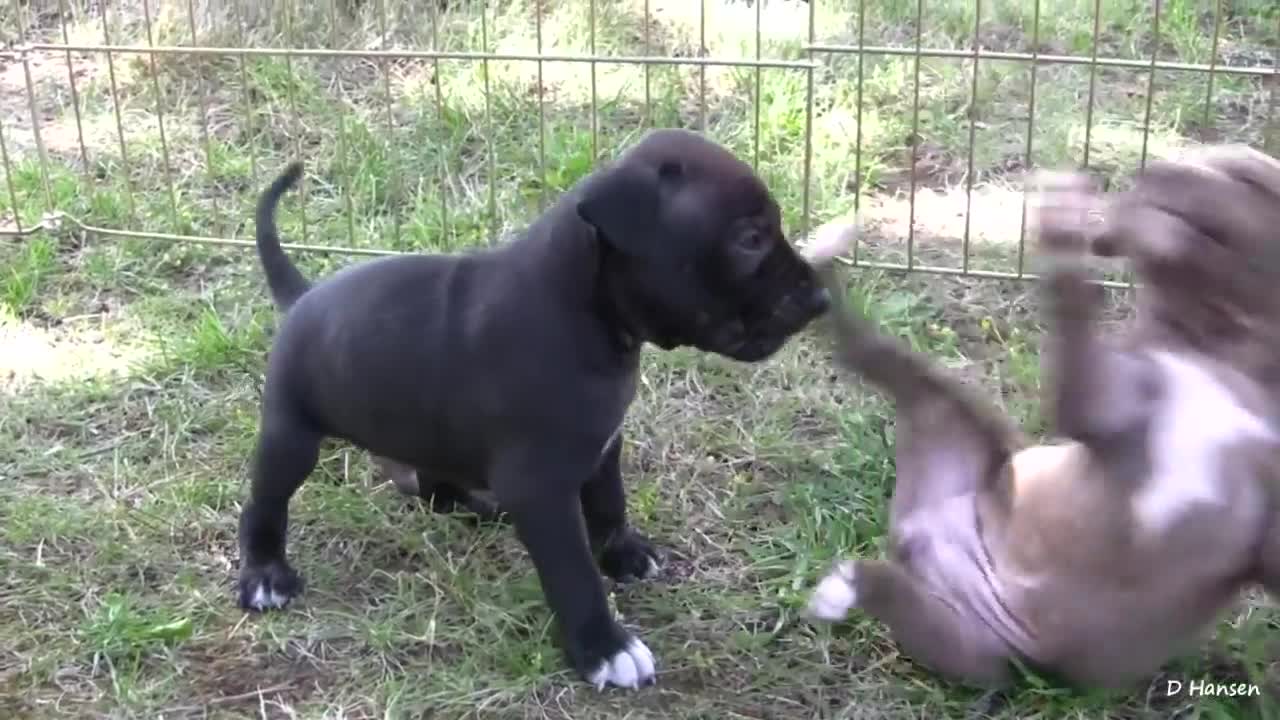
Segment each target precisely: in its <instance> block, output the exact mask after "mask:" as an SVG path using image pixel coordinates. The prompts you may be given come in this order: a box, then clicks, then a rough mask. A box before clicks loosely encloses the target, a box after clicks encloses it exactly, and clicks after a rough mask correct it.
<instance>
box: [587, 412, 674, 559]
mask: <svg viewBox="0 0 1280 720" xmlns="http://www.w3.org/2000/svg"><path fill="white" fill-rule="evenodd" d="M621 456H622V433H621V432H620V431H619V432H618V433H617V434H616V435H614V438H613V440H612V441H611V442H610V443H609V445H608V446H606V448H605V451H604V454H603V455H602V456H601V458H600V465H599V467H597V468H596V470H595V472H594V473H592V475H591V479H590V480H588V481H587V484H585V485H583V486H582V492H581V499H582V514H583V516H584V517H585V519H586V522H587V533H588V535H589V536H590V538H591V544H592V546H594V547H596V548H599V550H600V569H601V570H603V571H604V573H605V574H606V575H608V576H609V577H610V578H613V579H614V580H616V581H618V582H629V581H631V580H643V579H645V578H649V577H652V576H654V575H655V574H657V572H658V569H659V567H658V553H657V551H655V550H654V548H653V546H652V545H651V544H650V543H649V541H648V540H647V539H645V538H644V536H642V535H641V534H640V533H638V532H636V531H635V529H634V528H632V527H631V526H630V525H629V524H628V523H627V497H626V490H625V489H624V488H623V485H622V466H621Z"/></svg>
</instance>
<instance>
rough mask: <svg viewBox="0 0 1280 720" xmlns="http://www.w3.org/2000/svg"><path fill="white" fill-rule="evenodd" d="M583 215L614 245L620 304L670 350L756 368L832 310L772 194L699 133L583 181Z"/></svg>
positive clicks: (672, 135) (658, 139) (631, 155)
mask: <svg viewBox="0 0 1280 720" xmlns="http://www.w3.org/2000/svg"><path fill="white" fill-rule="evenodd" d="M577 210H578V215H579V216H580V217H581V218H582V219H583V220H584V221H586V222H587V223H588V224H590V225H591V226H592V227H594V228H595V230H596V233H597V235H598V237H599V238H600V241H601V242H602V244H603V246H604V248H605V252H606V253H607V263H606V267H607V268H609V270H608V272H610V273H611V274H612V277H611V278H610V280H611V282H613V283H614V286H615V288H616V291H615V295H616V297H615V298H614V302H617V303H619V304H621V305H622V306H623V307H622V308H620V309H621V310H622V311H623V312H624V313H625V315H626V317H627V318H628V321H629V322H630V323H632V324H633V325H635V326H637V327H636V330H637V331H638V333H639V334H640V335H641V336H642V337H643V338H644V339H645V340H648V341H650V342H652V343H654V344H655V345H658V346H659V347H661V348H663V349H668V350H669V349H671V348H674V347H677V346H681V345H687V346H692V347H696V348H698V349H700V350H705V351H709V352H714V353H717V354H720V355H723V356H726V357H729V358H732V359H734V360H739V361H743V362H756V361H759V360H763V359H765V358H768V357H769V356H771V355H772V354H773V353H775V352H776V351H777V350H778V349H779V348H781V347H782V346H783V345H784V344H785V343H786V342H787V340H788V339H789V338H790V337H791V336H792V335H794V334H795V333H797V332H799V331H800V330H802V329H803V328H804V327H805V326H806V325H808V324H809V322H810V321H812V320H814V319H815V318H817V317H818V316H820V315H822V314H823V313H824V312H825V311H826V309H827V306H828V305H829V303H830V300H829V296H828V295H827V292H826V290H825V289H824V287H823V286H822V285H821V283H819V282H818V281H817V278H816V276H815V274H814V271H813V269H812V268H811V267H810V266H809V264H808V263H807V262H805V261H804V259H802V258H801V257H800V256H799V255H798V254H797V253H796V251H795V249H794V248H792V246H791V244H790V243H788V242H787V239H786V237H785V236H784V235H783V232H782V225H781V213H780V212H779V209H778V204H777V203H776V202H775V201H774V199H773V197H772V195H771V194H770V193H769V190H768V188H766V187H765V185H764V183H763V182H762V181H761V180H760V178H759V177H757V176H756V174H755V173H754V172H753V171H752V169H751V167H750V166H749V165H747V164H746V163H744V162H742V161H741V160H739V159H738V158H737V157H735V156H734V155H733V154H732V153H730V152H729V151H728V150H726V149H725V148H723V147H721V146H720V145H717V144H716V143H714V142H712V141H710V140H708V139H706V138H705V137H703V136H701V135H699V134H697V133H694V132H690V131H685V130H673V129H665V130H656V131H653V132H650V133H649V134H648V135H646V136H645V137H644V138H643V139H642V140H641V141H640V142H639V143H637V144H636V145H634V146H633V147H631V148H630V149H628V150H627V151H626V152H625V153H623V154H622V156H621V157H619V158H618V160H617V161H616V162H614V163H613V164H612V165H611V166H609V167H607V168H605V169H603V170H601V171H600V172H598V173H596V174H595V175H593V176H592V177H591V178H589V179H588V180H587V181H586V182H584V183H583V185H582V186H581V187H580V189H579V195H578V198H577Z"/></svg>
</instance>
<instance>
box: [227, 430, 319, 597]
mask: <svg viewBox="0 0 1280 720" xmlns="http://www.w3.org/2000/svg"><path fill="white" fill-rule="evenodd" d="M320 440H321V435H320V433H318V432H316V431H315V430H314V429H313V428H311V427H309V426H308V425H306V424H305V423H302V422H298V421H297V420H295V419H293V418H289V417H285V416H283V415H282V414H279V413H272V412H270V411H269V410H268V411H266V412H264V413H263V420H262V429H261V430H260V431H259V434H258V441H257V446H256V447H255V449H254V455H253V464H252V473H253V474H252V478H251V486H250V490H249V500H248V502H246V503H245V505H244V509H243V510H242V511H241V513H240V581H239V595H240V600H239V601H240V607H242V608H244V609H246V610H258V611H262V610H268V609H271V608H282V607H284V606H286V605H288V604H289V601H290V600H292V599H293V598H294V597H296V596H297V595H298V594H299V593H301V592H302V587H303V582H302V578H301V577H300V576H299V575H298V573H297V572H295V571H294V569H293V568H292V567H290V566H289V562H288V560H287V559H286V557H285V555H286V553H285V546H286V541H287V537H286V536H287V534H288V529H289V500H290V499H291V498H292V497H293V494H294V492H295V491H297V489H298V487H299V486H301V485H302V482H303V481H304V480H306V478H307V476H308V475H310V474H311V471H312V470H314V469H315V466H316V461H317V460H318V458H319V452H320Z"/></svg>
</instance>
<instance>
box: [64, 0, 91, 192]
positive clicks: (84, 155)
mask: <svg viewBox="0 0 1280 720" xmlns="http://www.w3.org/2000/svg"><path fill="white" fill-rule="evenodd" d="M70 14H71V13H70V12H69V11H68V8H67V0H58V24H59V25H61V26H62V42H64V43H66V44H67V45H70V44H71V35H70V33H69V32H68V31H67V16H68V15H70ZM66 60H67V86H68V88H70V90H71V111H72V112H73V113H75V118H76V141H77V142H79V148H80V162H81V164H82V165H83V166H84V167H83V170H84V174H85V177H86V178H92V177H93V170H92V169H91V168H90V167H89V148H88V147H87V146H86V145H85V142H84V123H83V121H82V120H81V118H80V90H79V88H77V87H76V66H75V61H74V60H72V59H71V51H70V50H68V51H67V52H66Z"/></svg>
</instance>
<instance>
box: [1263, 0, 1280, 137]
mask: <svg viewBox="0 0 1280 720" xmlns="http://www.w3.org/2000/svg"><path fill="white" fill-rule="evenodd" d="M1274 42H1275V44H1274V45H1272V46H1271V104H1270V106H1269V107H1268V108H1267V125H1266V127H1267V129H1266V130H1264V133H1265V134H1264V135H1263V138H1262V143H1263V145H1262V146H1263V147H1264V148H1267V149H1268V150H1270V151H1271V152H1275V150H1271V143H1272V142H1273V141H1274V142H1280V117H1277V115H1276V105H1277V102H1276V100H1277V98H1280V16H1278V17H1276V36H1275V38H1274ZM1277 150H1280V148H1277Z"/></svg>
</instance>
